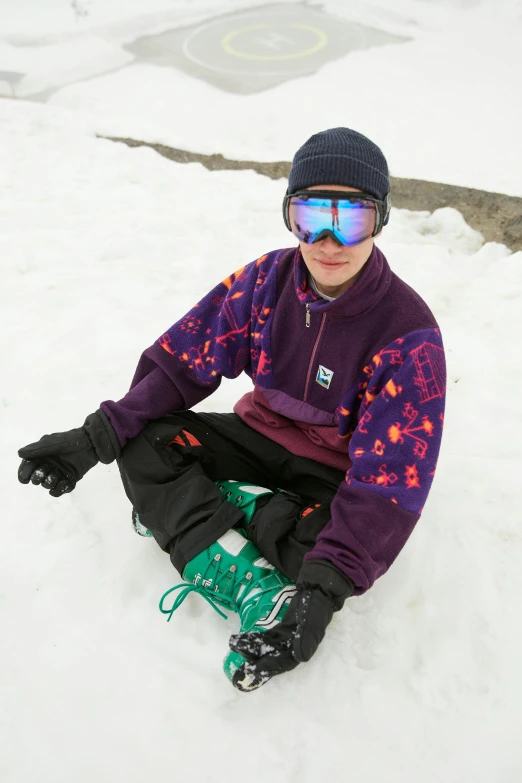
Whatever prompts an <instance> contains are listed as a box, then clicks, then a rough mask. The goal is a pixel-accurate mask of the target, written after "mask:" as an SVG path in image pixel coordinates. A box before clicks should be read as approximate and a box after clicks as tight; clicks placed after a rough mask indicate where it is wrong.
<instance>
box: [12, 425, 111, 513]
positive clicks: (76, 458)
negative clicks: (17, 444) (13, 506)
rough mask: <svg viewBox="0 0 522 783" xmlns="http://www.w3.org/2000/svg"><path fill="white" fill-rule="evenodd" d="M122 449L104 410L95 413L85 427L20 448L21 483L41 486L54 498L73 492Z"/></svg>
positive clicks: (19, 473)
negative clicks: (97, 466) (83, 479)
mask: <svg viewBox="0 0 522 783" xmlns="http://www.w3.org/2000/svg"><path fill="white" fill-rule="evenodd" d="M120 452H121V449H120V444H119V441H118V438H117V436H116V433H115V431H114V429H113V428H112V425H111V423H110V421H109V419H108V418H107V416H106V415H105V414H104V413H103V411H102V410H97V411H95V412H94V413H91V414H90V415H89V416H87V418H86V419H85V422H84V425H83V427H78V428H77V429H74V430H68V432H54V433H53V434H52V435H44V436H43V437H42V438H40V440H39V441H37V442H36V443H30V444H29V445H28V446H24V447H23V448H21V449H19V451H18V456H19V457H21V458H22V462H21V464H20V467H19V468H18V480H19V481H20V482H21V483H22V484H28V483H29V481H31V482H32V483H33V484H41V485H42V487H43V488H44V489H48V490H49V494H50V495H52V496H53V497H55V498H56V497H60V495H63V494H65V493H66V492H72V491H73V489H74V488H75V486H76V483H77V482H78V481H79V480H80V479H81V478H83V476H85V474H86V473H87V471H88V470H90V469H91V468H93V467H94V466H95V465H96V464H97V463H98V462H103V463H105V464H109V463H110V462H112V461H113V460H115V459H117V458H118V457H119V455H120Z"/></svg>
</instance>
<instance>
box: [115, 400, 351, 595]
mask: <svg viewBox="0 0 522 783" xmlns="http://www.w3.org/2000/svg"><path fill="white" fill-rule="evenodd" d="M119 467H120V473H121V477H122V481H123V485H124V488H125V492H126V494H127V497H128V498H129V500H130V501H131V503H132V505H133V507H134V509H135V511H136V512H137V513H138V514H139V518H140V521H141V523H142V524H144V525H145V526H146V527H147V528H148V529H149V530H150V531H151V532H152V534H153V536H154V538H155V539H156V541H157V543H158V544H159V546H160V547H161V548H162V549H163V550H164V551H165V552H168V553H169V555H170V558H171V561H172V563H173V565H174V567H175V568H176V569H177V570H178V571H179V573H180V574H181V573H182V572H183V569H184V568H185V565H186V564H187V563H188V562H189V560H191V559H192V558H193V557H195V556H196V555H197V554H199V552H201V551H203V550H204V549H206V548H207V547H208V546H210V544H212V543H214V542H215V541H217V539H218V538H219V537H220V536H222V535H223V534H224V533H225V532H226V531H227V530H229V529H230V528H232V527H234V525H237V524H238V523H240V522H241V521H242V519H243V512H242V511H241V510H240V509H239V508H237V507H236V506H234V505H233V504H231V503H228V502H227V501H225V500H224V499H223V496H222V494H221V491H220V490H219V489H218V487H217V486H216V484H215V483H214V482H216V481H219V480H226V479H234V480H237V481H242V482H248V483H250V484H254V485H258V486H262V487H267V488H268V489H271V490H273V491H274V492H275V491H276V490H277V489H283V490H285V492H284V493H281V492H276V493H275V494H274V495H269V496H265V497H263V498H260V499H259V501H258V503H257V506H256V509H257V510H256V513H255V514H254V517H253V519H252V521H251V523H250V524H249V526H248V537H249V539H250V540H251V541H253V542H254V544H256V546H257V547H258V549H259V550H260V552H261V554H262V555H263V556H264V557H266V559H267V560H268V561H269V562H270V563H272V565H274V566H275V567H276V568H277V569H278V570H280V571H282V572H283V573H284V574H286V575H287V576H288V577H290V579H292V580H294V581H295V580H296V579H297V575H298V573H299V570H300V568H301V564H302V562H303V557H304V555H305V554H306V553H307V552H309V551H310V549H312V547H313V546H314V543H315V540H316V537H317V534H318V533H319V532H320V531H321V530H322V529H323V528H324V526H325V525H326V523H327V522H328V520H329V519H330V503H331V501H332V499H333V497H334V495H335V493H336V492H337V489H338V487H339V484H340V483H341V481H343V480H344V472H343V471H339V470H336V469H334V468H330V467H327V466H325V465H322V464H320V463H319V462H315V461H314V460H310V459H305V458H304V457H296V456H294V455H293V454H291V453H290V452H289V451H287V450H286V449H285V448H283V447H282V446H279V445H278V444H277V443H274V442H273V441H272V440H270V439H269V438H266V437H265V436H264V435H261V434H260V433H258V432H256V431H255V430H253V429H252V428H251V427H249V426H248V425H247V424H245V423H244V422H243V421H242V420H241V419H240V418H239V416H237V415H236V414H235V413H195V412H193V411H181V412H179V413H173V414H171V415H169V416H164V417H163V418H161V419H157V420H155V421H153V422H151V423H150V424H148V425H147V426H146V427H145V428H144V429H143V431H142V432H141V433H140V434H139V435H137V436H136V437H135V438H132V439H131V440H129V441H128V443H127V444H126V446H125V447H124V448H123V450H122V453H121V458H120V463H119Z"/></svg>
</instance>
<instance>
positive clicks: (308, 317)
mask: <svg viewBox="0 0 522 783" xmlns="http://www.w3.org/2000/svg"><path fill="white" fill-rule="evenodd" d="M309 326H310V305H309V304H308V302H307V303H306V328H308V327H309Z"/></svg>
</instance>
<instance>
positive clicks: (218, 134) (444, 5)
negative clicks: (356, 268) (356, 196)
mask: <svg viewBox="0 0 522 783" xmlns="http://www.w3.org/2000/svg"><path fill="white" fill-rule="evenodd" d="M277 2H278V4H281V2H280V0H277ZM286 4H287V5H289V6H291V5H295V2H288V3H286ZM9 5H11V4H9ZM75 5H76V8H77V10H80V11H81V10H83V11H84V12H85V14H84V15H81V14H79V13H77V14H76V15H75V14H73V12H72V10H71V7H70V5H69V4H68V3H66V2H65V0H52V2H50V3H46V4H45V6H41V5H35V0H19V2H18V3H17V9H16V10H13V9H12V8H11V7H10V8H9V9H7V6H6V10H4V11H2V9H0V22H1V23H2V25H1V29H2V37H3V41H2V39H1V38H0V55H1V56H2V60H3V62H4V65H3V66H2V67H5V68H7V69H9V70H12V71H14V72H20V73H23V74H25V76H24V77H23V78H22V79H21V80H20V81H19V82H18V83H17V84H16V94H17V95H19V96H22V97H23V96H27V95H30V94H35V93H36V94H40V93H42V94H48V93H47V91H50V93H49V94H50V97H49V98H48V100H49V102H50V103H51V104H52V105H56V106H63V107H67V108H70V109H74V111H75V112H82V113H84V114H85V116H86V117H87V118H88V119H89V120H90V121H91V122H92V125H93V127H94V128H95V129H96V131H97V132H98V133H101V134H105V135H112V136H118V135H119V136H131V137H133V138H137V139H142V140H145V141H151V142H161V143H164V144H168V145H170V146H174V147H179V148H182V149H189V150H191V151H194V152H201V153H208V154H211V153H214V152H221V153H222V154H223V155H225V156H228V157H231V158H234V159H247V160H265V161H270V160H289V159H290V158H291V156H292V154H293V153H294V151H295V149H296V147H297V146H298V145H299V144H300V143H301V142H302V141H304V140H305V139H306V138H308V137H309V136H310V135H311V134H312V133H314V132H316V131H318V130H322V129H323V128H327V127H335V126H337V125H346V126H348V127H355V128H357V130H359V131H361V132H362V133H365V134H366V135H367V136H369V137H370V138H371V139H373V140H375V141H376V142H377V143H378V144H380V145H381V146H382V148H383V149H385V150H386V154H387V157H388V161H389V164H390V167H391V171H392V174H394V175H395V176H397V177H412V178H417V179H427V180H432V181H435V182H446V183H449V184H452V185H464V186H467V187H474V188H479V189H484V190H490V191H498V192H501V193H507V194H509V195H514V196H522V184H521V183H522V155H520V151H519V129H520V115H521V99H520V84H521V83H522V56H521V55H520V41H521V40H522V4H521V2H520V0H482V2H481V1H480V0H461V1H460V2H451V1H450V0H431V2H422V0H396V2H394V3H393V8H391V7H390V2H389V0H373V2H369V1H368V0H364V2H363V1H361V0H360V1H359V2H346V0H324V2H323V3H322V4H321V7H322V9H323V10H324V11H325V12H327V13H329V14H331V15H332V16H334V17H335V16H337V17H339V18H341V19H343V20H345V21H352V22H354V23H355V24H360V25H364V26H366V27H369V28H378V29H381V30H384V31H386V32H389V33H392V34H395V35H398V36H401V37H404V38H407V39H408V41H407V42H406V43H401V44H389V45H386V46H378V47H372V48H369V49H361V50H358V51H355V52H352V53H350V54H348V55H347V56H345V57H343V58H341V59H338V60H334V61H332V62H330V63H328V64H326V65H324V66H323V67H322V68H321V69H320V70H319V71H317V72H316V73H314V74H312V75H310V76H307V77H303V78H300V79H297V80H292V81H288V82H286V83H283V84H281V85H280V86H278V87H275V88H273V89H270V90H267V91H265V92H262V93H259V94H254V95H247V96H245V95H234V94H231V93H227V92H223V91H222V90H221V89H218V88H217V87H214V86H212V85H210V84H208V83H206V82H205V81H203V80H201V79H198V78H195V77H192V76H188V75H187V74H186V73H184V72H182V71H179V70H175V69H173V68H162V67H160V66H155V65H151V64H146V63H141V62H139V61H136V63H135V64H132V57H131V56H130V55H129V53H128V52H127V51H126V50H125V49H124V45H125V44H126V43H128V42H130V41H132V40H134V39H135V38H137V37H139V36H144V35H152V34H155V33H159V32H162V31H164V30H168V29H174V28H177V27H187V26H190V25H192V24H196V23H200V22H201V23H203V22H205V21H206V20H209V19H212V18H215V17H216V16H217V15H219V14H222V13H230V12H232V11H239V10H240V9H245V10H248V9H251V8H256V7H260V6H263V5H265V4H264V3H261V2H259V1H258V0H228V2H227V1H226V0H172V1H171V2H167V1H166V0H152V2H149V1H148V0H147V2H146V3H145V1H144V0H133V1H132V3H127V2H125V1H124V0H112V2H111V3H107V2H102V0H90V1H89V0H77V2H76V4H75ZM266 5H268V4H266ZM311 5H312V7H313V5H314V4H313V3H312V4H311ZM29 7H30V8H31V12H29ZM38 22H40V30H41V32H40V34H39V35H37V33H36V28H37V25H38ZM125 66H127V67H125ZM89 75H90V76H91V78H88V77H89ZM96 77H97V78H96ZM0 80H1V75H0ZM74 82H77V83H74ZM60 87H62V89H60ZM209 128H211V132H209Z"/></svg>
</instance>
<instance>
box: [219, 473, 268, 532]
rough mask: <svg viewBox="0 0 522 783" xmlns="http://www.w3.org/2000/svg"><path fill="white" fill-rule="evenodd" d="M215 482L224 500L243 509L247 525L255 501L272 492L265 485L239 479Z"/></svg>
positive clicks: (250, 519)
mask: <svg viewBox="0 0 522 783" xmlns="http://www.w3.org/2000/svg"><path fill="white" fill-rule="evenodd" d="M216 484H217V486H218V487H219V489H220V490H221V493H222V495H223V497H224V498H225V500H227V501H228V502H229V503H232V505H234V506H237V507H238V508H240V509H241V510H242V511H243V513H244V514H245V524H246V525H247V526H248V524H249V523H250V522H251V521H252V517H253V516H254V514H255V512H256V503H257V501H258V500H259V498H262V497H265V496H266V495H273V494H274V493H273V492H272V490H270V489H267V488H266V487H256V486H254V485H253V484H248V483H246V482H241V481H230V480H229V481H216Z"/></svg>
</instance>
